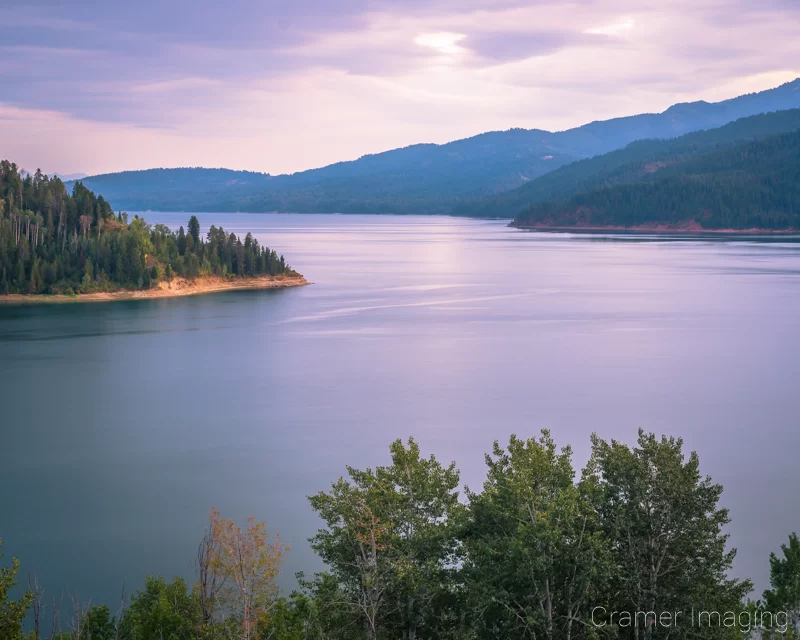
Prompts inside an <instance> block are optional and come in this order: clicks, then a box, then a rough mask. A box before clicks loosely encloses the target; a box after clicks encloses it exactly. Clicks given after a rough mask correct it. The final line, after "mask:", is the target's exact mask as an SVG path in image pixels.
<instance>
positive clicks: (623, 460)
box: [0, 431, 800, 640]
mask: <svg viewBox="0 0 800 640" xmlns="http://www.w3.org/2000/svg"><path fill="white" fill-rule="evenodd" d="M390 455H391V462H390V464H388V465H386V466H379V467H375V468H374V469H366V470H358V469H354V468H348V476H347V479H345V478H340V479H339V480H338V481H336V482H335V483H334V484H333V485H332V486H331V488H330V489H329V490H328V491H322V492H320V493H318V494H316V495H314V496H311V497H310V498H309V500H310V502H311V506H312V507H313V509H314V510H315V511H316V512H317V513H318V514H319V516H320V517H321V519H322V523H323V526H322V528H321V529H320V530H319V531H318V533H317V535H316V536H314V538H312V539H311V543H312V547H313V548H314V550H315V551H316V552H317V553H318V554H319V555H320V557H321V558H322V559H323V560H324V561H325V563H326V564H327V570H326V571H324V572H322V573H318V574H316V575H315V576H313V578H311V579H306V578H305V577H304V576H303V575H302V574H300V575H298V581H299V587H300V588H299V590H297V591H295V592H293V593H291V594H290V595H288V596H279V595H278V594H277V593H276V590H275V589H272V588H271V587H270V588H269V589H266V590H262V592H263V593H264V597H263V598H259V599H258V600H256V599H252V600H250V601H249V602H250V603H251V604H248V605H247V606H245V607H240V606H238V604H237V605H236V606H231V605H232V601H231V599H230V597H229V596H227V595H226V593H227V590H226V583H227V582H228V581H229V580H234V581H235V580H237V573H236V572H235V571H234V572H231V571H228V570H227V569H226V570H224V571H219V568H220V565H219V563H218V562H217V561H215V560H214V555H213V552H214V549H217V550H225V549H229V548H231V549H239V550H242V552H241V553H238V552H237V554H235V555H236V558H233V560H234V562H233V564H231V563H230V562H229V560H230V559H231V558H229V557H227V556H226V557H225V558H224V559H223V560H224V566H225V567H228V568H230V567H247V569H246V571H241V570H238V576H239V577H241V576H242V575H244V574H245V573H247V574H248V575H250V574H253V573H254V572H255V573H258V572H262V573H263V578H264V580H266V581H267V582H269V584H270V585H271V584H272V581H273V580H274V578H275V577H276V575H277V569H276V567H277V565H276V563H275V562H272V561H269V562H266V563H264V562H260V561H255V562H254V561H250V560H247V558H251V559H252V558H256V559H257V558H258V557H260V553H261V551H264V550H267V547H268V544H269V540H268V539H267V537H266V536H265V535H262V528H261V526H260V525H257V526H256V529H255V530H254V533H255V535H254V534H253V533H246V532H245V531H243V530H239V529H238V528H237V527H235V525H233V524H232V522H230V521H224V520H221V519H220V518H219V517H218V514H216V512H215V511H213V512H212V518H211V526H210V528H209V529H207V531H206V536H205V537H204V539H203V542H202V543H201V546H200V550H201V552H202V551H203V550H206V551H209V552H210V553H211V555H208V554H207V553H206V554H203V553H200V554H199V555H198V561H199V565H200V566H199V573H200V578H199V580H198V583H197V584H196V585H194V587H192V588H190V587H189V586H188V585H187V584H186V582H184V580H182V579H180V578H175V579H174V580H173V581H172V582H169V583H167V582H166V581H165V580H164V579H163V578H156V577H148V578H147V580H146V582H145V586H144V588H143V589H140V590H139V591H137V592H136V593H135V594H134V596H133V597H132V598H131V601H130V604H129V606H128V607H127V608H124V610H122V611H121V612H120V614H119V615H118V616H112V615H111V613H110V611H109V609H108V608H107V607H105V606H95V607H91V608H83V609H81V608H79V612H78V614H77V615H75V616H73V618H72V624H71V631H68V632H66V633H62V634H60V635H58V636H56V637H58V638H59V640H112V639H113V640H151V639H163V640H212V639H216V640H243V639H248V640H249V639H255V638H258V639H259V640H433V639H437V640H501V639H502V640H540V639H547V640H600V639H609V640H612V639H619V640H628V639H630V640H667V639H671V640H672V639H677V640H684V639H685V640H690V639H694V638H705V639H709V640H715V639H720V640H722V639H725V640H728V639H730V640H744V638H748V637H758V636H760V637H769V638H773V639H778V638H781V639H784V640H791V639H793V638H796V637H797V636H796V630H797V623H798V613H800V542H799V541H798V537H797V535H796V534H792V535H791V536H790V537H789V542H788V544H785V545H783V546H782V547H781V552H782V553H781V555H778V554H772V555H771V557H770V577H771V588H770V589H768V590H767V591H765V592H764V599H763V602H755V603H754V602H745V600H744V598H745V596H746V595H747V593H748V592H749V590H750V588H751V585H750V583H749V581H741V580H736V579H732V578H730V577H729V575H728V574H729V571H730V569H731V565H732V561H733V558H734V555H735V550H733V549H730V548H728V537H727V534H726V533H725V527H726V526H727V525H728V524H729V518H728V513H727V511H726V510H725V509H723V508H721V507H720V506H719V502H720V497H721V494H722V487H721V486H720V485H718V484H716V483H714V482H713V481H712V480H711V478H709V477H705V476H703V475H702V474H701V473H700V462H699V459H698V457H697V455H696V454H695V453H690V454H688V455H687V454H685V453H684V451H683V442H682V441H681V440H680V439H676V438H669V437H661V438H658V437H656V436H655V435H654V434H647V433H644V432H643V431H639V434H638V438H637V439H636V442H635V443H634V444H633V445H628V444H625V443H621V442H617V441H614V440H612V441H610V442H608V441H604V440H602V439H600V438H598V437H596V436H593V437H592V453H591V456H590V458H589V460H588V462H587V464H586V466H585V467H584V469H583V471H582V473H581V474H580V476H578V477H576V476H577V474H576V472H575V469H574V467H573V463H572V451H571V449H570V447H562V448H558V447H557V445H556V442H555V441H554V439H553V438H552V437H551V435H550V433H549V432H547V431H543V432H542V433H541V435H540V436H539V437H538V438H531V439H527V440H523V439H520V438H518V437H516V436H512V437H511V438H510V439H509V441H508V443H507V445H505V446H501V445H500V444H499V443H498V442H495V443H494V447H493V450H492V453H491V454H489V455H487V456H486V466H487V474H486V479H485V481H484V483H483V486H482V490H481V491H480V492H473V491H470V490H469V489H467V490H466V498H467V500H466V502H462V501H461V500H460V499H459V493H458V488H459V473H458V470H457V468H456V467H455V465H454V464H450V465H447V466H444V465H442V464H441V463H439V462H438V461H437V460H436V458H435V457H434V456H428V457H425V456H423V455H422V453H421V451H420V448H419V446H418V444H417V443H416V442H415V441H414V440H413V439H410V440H408V441H407V442H405V443H404V442H402V441H400V440H397V441H395V442H394V443H392V445H391V446H390ZM215 514H216V515H215ZM253 524H254V523H253V522H251V523H250V526H251V527H252V526H253ZM220 527H221V528H220ZM245 537H247V538H248V539H250V540H251V541H252V542H248V541H247V540H245ZM236 540H239V542H237V543H236V545H235V546H234V547H231V546H230V543H231V541H234V542H235V541H236ZM251 547H252V548H253V549H255V550H257V551H258V550H261V551H259V552H258V553H256V554H255V555H253V554H252V553H250V552H249V551H248V549H250V548H251ZM270 553H272V554H273V555H274V551H273V552H270ZM203 558H205V559H203ZM237 558H240V559H237ZM202 567H205V569H203V568H202ZM17 569H18V563H16V561H15V562H14V563H13V564H12V567H11V569H3V570H0V638H3V640H5V639H6V638H8V639H9V640H21V639H22V638H23V636H22V635H21V634H22V631H21V623H22V619H23V617H24V616H25V613H26V611H27V610H28V608H29V607H30V605H31V603H32V601H33V600H32V596H31V594H25V595H23V596H22V598H21V599H19V600H10V599H9V589H10V588H11V587H12V586H13V584H14V580H15V575H16V572H17ZM701 609H702V610H706V611H715V612H730V615H731V616H733V615H735V616H736V619H737V620H738V621H739V624H738V625H725V624H719V623H718V624H712V623H706V625H705V626H702V625H700V626H699V625H698V622H697V620H696V619H694V615H695V614H694V613H692V612H695V613H697V612H699V611H700V610H701ZM598 610H599V611H600V612H599V613H598ZM767 611H771V612H772V613H773V614H777V613H779V612H784V613H785V614H786V616H787V617H785V618H773V620H776V621H777V624H769V623H767V624H766V625H765V626H760V625H762V624H763V623H762V620H763V615H764V613H765V612H767ZM612 612H617V613H619V612H629V613H630V614H631V615H632V616H633V615H636V616H637V618H635V619H638V620H639V622H638V623H635V622H633V621H632V620H631V619H629V620H628V621H627V622H626V621H625V619H624V618H622V617H621V616H619V615H618V616H617V618H616V619H614V617H613V615H611V614H612ZM647 612H654V613H653V615H657V612H682V614H683V615H684V623H683V624H676V625H668V626H664V625H663V623H662V624H652V623H647V622H644V621H643V620H644V619H642V618H639V617H638V616H640V614H647ZM690 615H691V616H692V617H693V619H694V622H691V621H690V620H689V616H690ZM741 616H743V617H741ZM250 621H252V624H250ZM742 621H743V622H742ZM784 623H785V624H784ZM762 632H763V633H762Z"/></svg>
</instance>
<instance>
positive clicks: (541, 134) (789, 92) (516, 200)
mask: <svg viewBox="0 0 800 640" xmlns="http://www.w3.org/2000/svg"><path fill="white" fill-rule="evenodd" d="M796 108H800V79H797V80H795V81H793V82H790V83H787V84H784V85H782V86H780V87H777V88H775V89H770V90H767V91H762V92H760V93H753V94H748V95H744V96H740V97H738V98H733V99H730V100H725V101H722V102H717V103H709V102H704V101H700V102H691V103H681V104H676V105H673V106H672V107H670V108H669V109H667V110H666V111H664V112H662V113H658V114H641V115H636V116H629V117H624V118H615V119H613V120H606V121H598V122H592V123H590V124H586V125H583V126H581V127H577V128H574V129H569V130H566V131H561V132H549V131H544V130H539V129H511V130H508V131H496V132H489V133H483V134H480V135H477V136H473V137H471V138H466V139H463V140H457V141H455V142H450V143H447V144H442V145H437V144H417V145H412V146H409V147H405V148H402V149H395V150H392V151H386V152H384V153H378V154H371V155H366V156H363V157H361V158H359V159H358V160H354V161H349V162H339V163H336V164H332V165H329V166H326V167H322V168H320V169H312V170H308V171H302V172H298V173H294V174H291V175H277V176H272V175H269V174H264V173H255V172H249V171H232V170H228V169H206V168H179V169H149V170H144V171H124V172H120V173H111V174H104V175H98V176H91V177H88V178H84V179H82V180H81V182H83V183H84V184H85V185H86V186H87V187H88V188H90V189H92V190H94V191H96V192H100V193H102V194H103V196H104V197H105V198H106V200H108V201H109V202H113V203H114V206H115V207H117V208H122V209H128V210H148V209H150V210H161V211H197V212H201V211H218V212H225V211H251V212H264V211H295V212H322V213H325V212H342V213H421V214H436V213H438V214H451V213H456V214H462V215H482V216H491V217H513V216H514V215H516V214H518V213H519V212H520V210H521V209H522V208H524V207H529V206H530V205H531V204H535V203H536V202H541V201H542V198H543V197H545V196H542V195H539V194H540V190H542V189H545V190H544V191H541V193H547V194H548V195H547V196H546V199H550V198H551V197H554V196H556V197H566V196H568V195H569V189H567V190H566V191H563V185H564V184H570V180H571V179H572V178H569V176H570V175H573V174H570V173H569V171H573V172H574V171H575V169H574V167H580V166H581V165H582V163H581V162H579V161H581V160H583V161H584V162H591V161H589V160H587V159H590V158H594V157H595V156H600V157H604V156H603V154H609V153H610V152H615V151H618V150H621V149H625V152H624V153H623V154H622V155H621V156H619V157H617V158H612V159H611V160H608V159H606V160H607V161H608V166H610V167H612V168H613V167H616V166H621V165H620V162H621V160H625V159H626V158H628V157H629V156H631V157H633V156H635V157H633V159H632V160H631V161H635V160H636V158H638V156H636V154H637V153H640V154H641V153H643V151H642V148H639V147H636V146H635V145H634V148H633V149H626V147H627V146H628V145H630V144H631V143H636V141H641V140H648V141H653V140H671V139H673V138H680V136H682V135H684V134H687V133H691V132H696V131H700V130H710V129H715V128H718V127H722V126H723V125H726V124H728V123H731V122H733V121H736V120H739V119H741V118H747V117H748V116H753V115H755V114H761V113H768V112H776V111H781V110H789V109H796ZM747 126H750V125H747ZM764 126H765V127H766V129H765V132H766V133H770V132H775V133H780V132H781V131H783V129H781V127H785V126H787V124H786V122H783V123H781V124H776V123H774V122H773V123H771V124H767V125H764ZM769 127H773V129H769ZM745 128H746V127H745ZM778 130H780V131H778ZM740 132H741V133H742V135H743V136H744V137H746V136H747V135H751V137H757V134H755V133H750V134H747V133H746V132H745V131H744V129H742V130H741V131H740ZM729 133H730V132H729ZM725 135H728V134H723V137H724V136H725ZM713 139H714V136H713V134H712V136H711V137H710V138H702V137H701V138H698V139H697V141H696V142H697V144H705V143H704V142H703V140H706V142H709V143H710V141H712V140H713ZM644 144H645V147H647V144H649V143H644ZM679 144H680V143H679ZM659 152H664V149H661V150H660V151H659V150H658V149H657V148H656V147H653V149H649V150H647V151H646V153H659ZM678 152H679V151H678ZM646 153H644V155H646ZM626 154H628V155H626ZM642 157H644V156H642ZM603 162H606V161H602V162H600V164H603ZM621 164H622V165H624V164H625V162H621ZM565 165H569V167H572V168H570V169H567V168H566V167H565ZM560 167H565V169H564V170H563V171H567V172H568V173H567V178H566V179H565V178H564V175H565V174H564V173H563V172H562V173H561V174H557V173H552V172H555V171H556V170H558V169H559V168H560ZM584 169H585V166H583V167H582V168H579V169H578V170H577V174H574V175H578V174H581V175H583V172H584ZM589 173H591V171H590V172H589ZM546 175H558V176H560V178H559V179H561V180H564V181H565V182H562V183H561V186H560V187H558V186H554V185H555V183H548V184H550V186H549V187H548V186H547V184H545V183H544V179H543V178H541V177H542V176H546ZM587 175H588V174H587ZM537 179H538V180H537ZM68 186H69V184H68ZM546 189H551V191H546ZM559 189H562V191H559Z"/></svg>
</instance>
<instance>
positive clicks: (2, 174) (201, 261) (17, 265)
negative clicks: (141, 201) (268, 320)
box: [0, 160, 294, 295]
mask: <svg viewBox="0 0 800 640" xmlns="http://www.w3.org/2000/svg"><path fill="white" fill-rule="evenodd" d="M187 228H188V232H187V231H184V228H183V227H181V228H180V230H179V231H178V232H177V233H175V232H173V231H171V230H170V229H169V228H167V227H166V226H164V225H161V224H158V225H155V226H151V225H148V224H146V223H145V221H144V220H143V219H142V218H139V217H137V216H134V218H133V220H131V221H130V222H129V221H128V216H127V214H125V213H119V214H116V215H115V214H114V211H113V210H112V208H111V206H110V205H109V203H108V202H106V201H105V200H104V199H103V196H97V197H96V196H95V194H94V193H92V192H91V191H89V189H87V188H86V187H84V186H83V184H81V183H80V182H78V183H76V184H75V186H74V188H73V190H72V194H69V193H68V192H67V190H66V188H65V186H64V183H63V182H61V180H60V179H59V178H57V177H54V178H52V179H50V178H48V177H47V176H46V175H44V174H42V172H41V171H37V172H36V173H35V174H33V175H31V174H24V173H22V172H21V171H20V170H19V169H18V168H17V165H15V164H13V163H11V162H8V161H7V160H3V161H2V162H0V295H1V294H7V293H31V294H35V293H67V294H72V293H88V292H94V291H115V290H118V289H120V288H125V289H149V288H150V287H153V286H156V285H157V284H158V282H160V281H163V280H167V281H169V280H171V279H172V278H174V277H176V276H179V277H184V278H196V277H199V276H205V275H216V276H221V277H227V278H233V277H252V276H263V275H270V276H278V275H283V274H286V275H293V274H294V272H293V271H292V270H291V269H290V268H289V267H288V266H287V264H286V262H285V260H284V258H283V256H278V255H277V253H276V252H275V251H271V250H270V249H269V248H267V247H262V246H261V245H259V242H258V240H256V239H255V238H253V236H252V235H251V234H250V233H248V234H247V236H246V237H245V239H244V241H242V240H241V239H240V238H238V237H237V236H236V235H234V234H233V233H226V232H225V231H224V230H223V229H222V228H216V227H214V226H212V227H211V228H210V229H209V231H208V233H207V234H206V236H205V237H202V236H201V235H200V222H199V220H198V219H197V218H196V217H195V216H192V217H191V218H190V219H189V223H188V227H187Z"/></svg>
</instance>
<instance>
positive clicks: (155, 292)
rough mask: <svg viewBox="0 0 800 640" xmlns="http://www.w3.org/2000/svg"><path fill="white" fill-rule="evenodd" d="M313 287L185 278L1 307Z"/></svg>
mask: <svg viewBox="0 0 800 640" xmlns="http://www.w3.org/2000/svg"><path fill="white" fill-rule="evenodd" d="M307 284H311V283H310V282H308V280H306V279H305V278H304V277H303V276H301V275H296V276H253V277H250V278H222V277H220V276H203V277H200V278H194V279H186V278H173V279H172V281H171V282H164V281H162V282H159V283H158V285H156V286H155V287H153V288H152V289H144V290H142V289H136V290H130V289H121V290H119V291H98V292H94V293H78V294H75V295H64V294H41V293H40V294H25V293H11V294H7V295H0V305H2V304H40V303H45V304H47V303H70V302H114V301H116V300H153V299H158V298H180V297H183V296H196V295H206V294H210V293H221V292H223V291H236V290H239V291H250V290H257V289H284V288H287V287H302V286H305V285H307Z"/></svg>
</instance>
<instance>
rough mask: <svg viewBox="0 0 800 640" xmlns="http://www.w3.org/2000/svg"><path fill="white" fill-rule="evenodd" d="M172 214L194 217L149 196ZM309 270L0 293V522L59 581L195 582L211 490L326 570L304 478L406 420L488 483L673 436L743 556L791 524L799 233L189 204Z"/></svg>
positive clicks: (374, 444)
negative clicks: (252, 283) (509, 223)
mask: <svg viewBox="0 0 800 640" xmlns="http://www.w3.org/2000/svg"><path fill="white" fill-rule="evenodd" d="M147 218H148V220H149V221H151V222H163V223H166V224H169V225H171V226H173V227H177V225H179V224H181V223H183V224H185V221H186V219H187V218H188V214H186V215H176V214H147ZM200 219H201V222H202V223H203V224H204V227H205V226H206V225H209V224H211V223H214V224H217V225H220V224H221V225H223V226H224V227H225V228H226V229H229V230H233V231H235V232H237V233H244V232H246V231H247V230H253V231H254V232H255V235H256V237H257V238H258V239H259V241H261V242H263V243H266V244H267V245H269V246H270V247H273V248H276V249H278V250H279V251H281V252H283V253H285V254H286V256H287V258H288V260H289V262H290V264H291V265H292V266H294V267H295V268H297V270H299V271H300V272H302V273H303V274H304V275H306V277H307V278H308V279H309V280H311V281H313V282H314V283H315V284H314V285H313V286H309V287H304V288H298V289H288V290H282V291H266V292H264V291H262V292H241V291H240V292H229V293H224V294H218V295H211V296H205V297H191V298H177V299H171V300H152V301H130V302H115V303H105V304H91V305H88V304H86V305H81V304H65V305H52V306H22V307H13V308H12V307H3V306H0V401H1V402H2V409H1V410H0V411H1V412H0V421H2V428H1V429H0V461H1V462H2V463H1V464H0V536H2V537H3V538H4V539H5V541H6V544H5V545H4V548H3V551H4V553H5V554H6V556H7V557H8V556H10V555H16V556H19V557H20V559H21V560H22V562H23V573H24V574H26V573H27V572H35V573H37V574H38V575H39V577H40V580H41V581H42V582H43V583H44V585H45V586H46V587H47V588H48V592H49V593H50V594H54V593H57V592H58V591H59V590H61V589H62V588H64V587H66V586H69V587H70V588H74V589H77V590H78V591H79V592H80V594H81V595H82V596H84V597H93V598H94V601H95V602H98V601H102V600H104V599H106V600H110V601H111V602H114V601H115V599H116V598H117V597H118V596H117V594H118V593H119V590H120V588H121V586H122V583H123V581H125V582H126V583H127V586H128V590H129V591H130V590H131V588H134V587H136V586H139V585H140V584H141V583H142V581H143V577H144V575H145V574H146V573H148V572H154V573H159V574H165V575H167V576H170V575H176V574H180V575H185V576H187V577H192V575H193V565H192V561H193V558H194V554H195V550H196V546H197V543H198V541H199V539H200V537H201V535H202V532H203V527H204V526H205V523H206V520H207V517H208V513H209V511H210V509H211V507H212V506H215V507H217V508H218V509H219V510H220V511H221V512H222V513H223V515H225V516H230V517H235V518H237V519H243V518H244V517H246V516H247V515H249V514H253V515H255V516H256V517H257V518H258V519H259V520H260V519H264V520H266V521H267V524H268V527H269V528H270V529H271V530H279V531H280V532H281V535H282V537H283V539H284V540H285V541H287V542H289V543H291V544H292V546H293V550H292V552H291V553H290V554H289V558H288V561H287V564H286V566H285V574H284V578H283V583H284V585H286V586H291V585H292V584H293V580H294V579H293V577H292V575H293V573H294V572H295V571H297V570H306V571H314V570H316V569H318V568H319V563H318V561H317V560H316V558H315V557H314V555H313V553H312V552H311V551H310V550H309V548H308V545H307V543H306V539H307V538H308V537H309V536H310V535H313V533H314V532H315V530H316V527H317V524H318V523H317V520H316V518H315V516H314V514H313V513H312V511H311V509H310V507H309V506H308V503H307V500H306V498H305V496H306V495H308V494H310V493H314V492H316V491H319V490H321V489H325V488H326V487H328V486H329V484H330V483H331V482H332V481H334V480H335V479H336V478H337V477H338V476H339V475H340V474H342V473H344V472H345V465H348V464H349V465H353V466H356V467H364V466H368V465H369V466H374V465H376V464H383V463H385V462H387V460H388V445H389V443H390V442H391V441H392V440H393V439H395V438H399V437H402V438H405V437H408V436H414V437H415V438H417V439H418V441H419V442H420V443H421V445H422V447H423V449H424V451H426V452H433V453H435V454H436V455H437V456H438V457H440V458H441V459H443V460H444V461H450V460H456V461H457V462H458V464H459V466H460V468H461V470H462V479H463V480H464V481H465V482H466V483H467V484H469V485H470V486H472V487H474V488H478V487H479V486H480V483H481V481H482V478H483V475H484V463H483V455H484V453H485V452H487V451H489V450H490V448H491V444H492V441H493V440H494V439H500V440H501V441H503V440H506V439H507V437H508V436H509V434H511V433H517V434H519V435H520V436H534V435H536V434H537V433H538V430H539V429H541V428H548V429H550V430H551V431H552V432H553V434H554V436H555V438H556V440H557V441H558V442H559V443H561V444H567V443H569V444H572V445H573V447H574V449H575V457H576V464H577V465H581V464H583V462H584V461H585V459H586V457H587V455H588V449H589V435H590V434H591V433H592V432H593V431H595V432H597V433H598V434H599V435H600V436H602V437H604V438H617V439H621V440H624V441H627V442H632V441H634V439H635V437H636V430H637V428H638V427H643V428H644V429H646V430H650V431H655V432H658V433H667V434H673V435H677V436H682V437H683V438H684V439H685V441H686V444H687V447H688V448H692V449H696V450H698V452H699V454H700V459H701V464H702V469H703V471H704V472H706V473H709V474H711V475H712V477H713V478H714V479H715V480H716V481H719V482H721V483H723V485H724V487H725V492H724V494H723V500H724V503H725V504H726V505H727V506H729V507H730V509H731V516H732V518H733V525H732V526H731V533H732V542H733V544H735V545H736V546H737V547H739V556H738V558H737V563H736V571H737V573H738V574H739V575H741V576H750V577H752V578H754V579H755V580H756V582H757V585H758V587H759V594H760V590H761V589H763V588H764V587H765V586H766V580H767V575H768V564H767V556H768V553H769V552H770V551H771V550H773V549H776V548H777V547H778V545H779V544H780V543H781V542H783V541H784V540H785V539H786V537H787V535H788V533H789V532H790V531H792V530H797V529H800V499H799V498H798V491H797V487H798V485H800V467H798V462H797V461H798V454H799V453H800V429H798V416H800V339H798V338H799V337H800V244H794V243H792V242H791V241H790V240H788V239H779V241H775V242H755V241H747V240H744V239H742V240H737V241H732V242H728V241H725V242H721V241H716V240H711V241H687V240H685V239H684V240H681V241H666V240H663V239H658V240H648V239H643V238H619V237H617V238H614V237H610V236H609V237H605V238H602V237H587V236H574V237H573V236H569V235H565V234H554V235H549V234H541V233H530V232H524V231H519V230H514V229H510V228H507V227H506V226H505V223H503V222H497V221H478V220H461V219H453V218H443V217H442V218H429V217H424V218H421V217H392V216H330V215H247V214H218V215H211V214H204V215H201V216H200Z"/></svg>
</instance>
